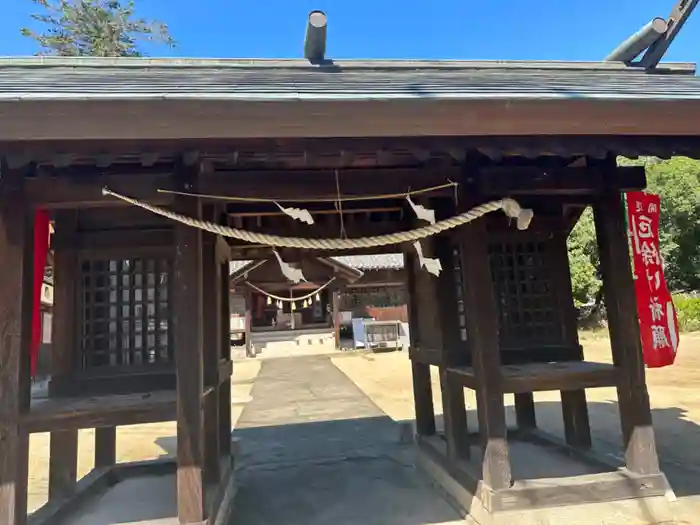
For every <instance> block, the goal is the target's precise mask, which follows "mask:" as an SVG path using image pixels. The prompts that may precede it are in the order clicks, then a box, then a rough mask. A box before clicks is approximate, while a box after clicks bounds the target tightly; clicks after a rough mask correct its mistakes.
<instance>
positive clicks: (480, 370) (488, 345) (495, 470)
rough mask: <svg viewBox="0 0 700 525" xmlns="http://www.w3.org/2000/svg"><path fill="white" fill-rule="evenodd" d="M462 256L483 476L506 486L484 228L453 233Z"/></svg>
mask: <svg viewBox="0 0 700 525" xmlns="http://www.w3.org/2000/svg"><path fill="white" fill-rule="evenodd" d="M455 237H456V239H458V241H459V244H460V251H461V254H462V265H461V266H462V272H463V284H464V305H465V310H466V312H467V319H466V322H467V343H468V345H469V350H470V352H471V356H472V367H473V370H474V380H475V383H476V385H475V386H476V398H477V414H478V418H479V432H480V434H481V436H482V445H483V448H484V454H483V462H482V475H483V480H484V482H485V483H486V484H487V485H488V486H490V487H491V488H493V489H494V490H500V489H504V488H507V487H509V486H510V484H511V480H512V475H511V467H510V457H509V452H508V442H507V436H506V414H505V406H504V399H503V392H504V385H503V381H502V377H501V366H500V365H501V363H500V353H499V352H497V351H495V350H496V349H497V348H498V347H499V338H498V310H497V305H496V300H495V298H494V292H493V285H492V278H491V271H490V268H489V255H488V251H487V238H486V225H485V223H484V222H483V221H474V222H471V223H469V224H467V225H465V226H463V227H461V228H460V229H459V230H458V231H456V232H455Z"/></svg>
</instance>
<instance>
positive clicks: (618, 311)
mask: <svg viewBox="0 0 700 525" xmlns="http://www.w3.org/2000/svg"><path fill="white" fill-rule="evenodd" d="M593 213H594V219H595V228H596V237H597V240H598V252H599V254H600V265H601V270H602V277H603V294H604V297H605V308H606V311H607V315H608V330H609V332H610V345H611V347H612V353H613V362H614V364H615V367H616V368H617V370H618V372H619V375H620V380H619V384H618V388H617V395H618V401H619V406H620V419H621V422H622V433H623V437H624V441H625V459H626V461H627V468H629V469H630V470H631V471H633V472H637V473H639V474H652V473H656V472H659V460H658V457H657V453H656V440H655V437H654V429H653V426H652V417H651V407H650V405H649V392H648V391H647V387H646V382H645V370H644V361H643V358H642V346H641V341H640V338H639V321H638V319H637V301H636V297H635V294H634V281H633V279H632V270H631V268H630V260H629V251H628V249H629V248H628V246H629V245H628V239H627V226H626V220H625V210H624V207H623V204H622V200H621V196H620V194H618V193H611V194H609V195H606V196H605V197H603V198H601V199H600V200H599V201H598V202H597V203H596V204H595V206H594V207H593Z"/></svg>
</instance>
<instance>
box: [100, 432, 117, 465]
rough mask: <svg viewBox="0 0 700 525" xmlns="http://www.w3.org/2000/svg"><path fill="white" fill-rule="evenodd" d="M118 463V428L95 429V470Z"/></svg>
mask: <svg viewBox="0 0 700 525" xmlns="http://www.w3.org/2000/svg"><path fill="white" fill-rule="evenodd" d="M116 463H117V427H103V428H96V429H95V468H100V467H113V466H114V465H116Z"/></svg>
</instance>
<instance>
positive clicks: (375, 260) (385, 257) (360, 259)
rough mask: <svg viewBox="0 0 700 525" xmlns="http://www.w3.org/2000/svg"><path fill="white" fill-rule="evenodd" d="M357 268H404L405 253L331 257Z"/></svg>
mask: <svg viewBox="0 0 700 525" xmlns="http://www.w3.org/2000/svg"><path fill="white" fill-rule="evenodd" d="M331 259H333V260H336V261H338V262H340V263H343V264H345V265H346V266H350V267H351V268H355V269H356V270H363V271H365V270H386V269H389V270H397V269H400V268H403V254H400V253H383V254H378V255H342V256H339V257H331Z"/></svg>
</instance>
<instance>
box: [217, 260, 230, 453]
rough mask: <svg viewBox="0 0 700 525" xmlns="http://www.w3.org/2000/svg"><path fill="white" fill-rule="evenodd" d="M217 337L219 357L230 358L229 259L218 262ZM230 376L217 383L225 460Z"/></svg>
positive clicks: (220, 450)
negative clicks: (218, 339) (219, 342)
mask: <svg viewBox="0 0 700 525" xmlns="http://www.w3.org/2000/svg"><path fill="white" fill-rule="evenodd" d="M219 268H220V270H219V271H220V272H221V276H222V278H221V280H220V281H219V295H220V297H221V300H220V301H219V308H220V311H219V319H220V320H221V322H220V323H219V330H220V333H219V337H220V338H221V346H220V347H219V349H220V350H221V359H222V360H224V361H230V360H231V307H230V299H231V289H230V285H229V261H228V259H226V260H225V261H223V262H220V263H219ZM231 420H232V418H231V378H229V380H228V381H224V382H222V383H221V384H220V385H219V452H220V454H221V457H222V458H223V459H224V460H225V461H230V457H231V430H232V428H231Z"/></svg>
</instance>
